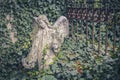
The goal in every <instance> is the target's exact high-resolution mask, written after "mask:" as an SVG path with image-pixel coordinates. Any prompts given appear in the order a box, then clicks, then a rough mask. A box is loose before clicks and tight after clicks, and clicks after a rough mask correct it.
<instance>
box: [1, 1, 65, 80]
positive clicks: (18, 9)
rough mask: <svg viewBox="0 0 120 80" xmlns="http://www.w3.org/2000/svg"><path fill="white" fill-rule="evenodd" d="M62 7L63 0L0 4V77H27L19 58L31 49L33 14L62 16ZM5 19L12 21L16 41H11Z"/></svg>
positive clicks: (19, 78) (6, 78) (3, 78)
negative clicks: (8, 18)
mask: <svg viewBox="0 0 120 80" xmlns="http://www.w3.org/2000/svg"><path fill="white" fill-rule="evenodd" d="M63 9H65V5H64V0H60V1H59V0H4V1H2V4H1V3H0V17H1V18H0V45H1V46H0V51H1V52H0V64H1V66H0V79H2V80H10V79H11V80H16V79H17V80H21V79H22V78H25V77H29V75H27V72H28V71H29V70H26V69H24V68H23V66H22V64H21V58H22V57H24V56H26V55H27V54H28V53H29V50H30V48H31V43H32V37H31V34H32V30H33V28H34V26H33V25H32V24H33V17H36V16H39V15H41V14H45V15H47V17H48V18H49V20H50V21H51V22H52V21H55V20H56V19H57V18H58V17H59V16H60V15H64V14H63V13H64V12H65V10H63ZM6 15H12V16H13V21H12V22H10V21H6V20H5V19H6ZM8 22H10V23H12V24H13V26H12V29H13V30H14V31H15V32H17V35H16V36H17V38H18V41H17V42H16V43H12V42H11V39H10V36H9V35H10V30H8V29H7V28H6V24H7V23H8ZM23 73H24V74H23ZM25 79H26V78H25Z"/></svg>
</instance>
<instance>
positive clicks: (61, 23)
mask: <svg viewBox="0 0 120 80" xmlns="http://www.w3.org/2000/svg"><path fill="white" fill-rule="evenodd" d="M33 24H35V25H34V26H37V27H38V31H37V32H36V34H35V35H34V38H33V42H32V47H31V50H30V52H29V54H28V55H27V57H26V58H23V59H22V64H23V66H24V67H25V68H28V69H31V68H33V67H34V66H35V63H36V62H37V63H38V68H39V70H41V69H42V68H43V67H48V66H49V65H50V64H51V63H52V62H53V58H54V57H56V55H55V54H57V53H58V52H59V50H60V47H61V44H62V43H63V41H64V38H65V37H67V36H68V35H69V22H68V20H67V18H66V17H65V16H61V17H59V18H58V19H57V21H56V22H55V23H54V24H53V25H52V24H50V23H49V21H48V19H47V17H46V16H45V15H40V16H38V17H34V22H33ZM42 59H44V60H45V62H44V63H43V62H42Z"/></svg>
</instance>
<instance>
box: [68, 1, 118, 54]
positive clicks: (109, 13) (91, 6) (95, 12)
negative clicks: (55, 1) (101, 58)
mask: <svg viewBox="0 0 120 80" xmlns="http://www.w3.org/2000/svg"><path fill="white" fill-rule="evenodd" d="M119 4H120V2H119V1H118V0H115V1H113V0H109V1H108V0H97V1H94V0H66V6H67V10H66V12H67V18H68V19H69V23H70V31H71V36H74V33H77V34H85V35H86V43H87V41H88V40H91V43H92V48H94V43H95V41H97V43H98V53H100V48H101V47H100V46H101V45H102V44H104V45H105V54H106V53H108V46H109V44H108V41H109V40H110V41H112V43H111V44H112V48H111V49H112V52H113V53H115V50H116V49H117V48H118V47H119V45H118V43H120V24H119V20H120V19H119V16H120V14H119V12H120V7H119ZM103 25H104V27H103ZM102 28H104V29H105V30H103V31H102V30H101V29H102ZM90 30H91V31H90ZM103 33H104V36H102V34H103ZM90 35H91V36H90ZM87 44H88V43H87Z"/></svg>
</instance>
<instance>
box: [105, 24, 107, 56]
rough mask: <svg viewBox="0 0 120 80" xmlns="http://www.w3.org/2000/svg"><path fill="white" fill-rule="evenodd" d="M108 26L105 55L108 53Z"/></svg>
mask: <svg viewBox="0 0 120 80" xmlns="http://www.w3.org/2000/svg"><path fill="white" fill-rule="evenodd" d="M107 27H108V26H107V25H106V35H105V37H106V38H105V54H107V53H108V49H107V48H108V28H107Z"/></svg>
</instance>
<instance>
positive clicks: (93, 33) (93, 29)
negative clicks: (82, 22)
mask: <svg viewBox="0 0 120 80" xmlns="http://www.w3.org/2000/svg"><path fill="white" fill-rule="evenodd" d="M92 48H94V23H92Z"/></svg>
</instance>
